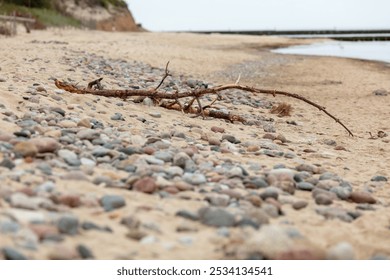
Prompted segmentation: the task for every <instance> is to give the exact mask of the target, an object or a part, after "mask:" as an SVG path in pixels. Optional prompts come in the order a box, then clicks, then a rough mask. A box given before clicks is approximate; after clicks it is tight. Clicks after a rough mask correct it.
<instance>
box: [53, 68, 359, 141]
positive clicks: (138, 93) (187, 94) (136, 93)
mask: <svg viewBox="0 0 390 280" xmlns="http://www.w3.org/2000/svg"><path fill="white" fill-rule="evenodd" d="M168 65H169V62H168V63H167V65H166V67H165V74H164V77H163V78H162V80H161V82H160V83H159V84H158V86H157V87H155V88H149V89H102V87H101V85H100V81H101V80H102V78H99V79H97V80H95V81H92V82H90V83H89V84H88V87H87V88H79V87H77V86H76V85H71V84H67V83H64V82H61V81H60V80H55V85H56V86H57V87H58V88H60V89H63V90H65V91H68V92H70V93H77V94H93V95H99V96H105V97H117V98H122V99H126V98H128V97H149V98H151V99H152V100H153V101H155V103H158V104H159V105H160V106H162V107H164V108H167V109H174V110H180V111H182V112H184V113H191V114H196V116H198V115H201V116H203V118H205V117H213V118H221V119H225V120H229V121H231V122H233V121H240V122H246V119H245V118H243V117H241V116H239V115H234V114H230V113H226V112H221V111H218V110H214V109H212V107H211V106H212V105H213V104H214V103H215V102H216V101H217V100H218V99H219V98H220V97H221V94H222V93H223V92H224V91H227V90H231V89H236V90H241V91H246V92H251V93H254V94H269V95H272V96H274V97H275V96H276V95H283V96H287V97H291V98H295V99H299V100H301V101H303V102H305V103H307V104H310V105H311V106H313V107H315V108H317V109H318V110H320V111H322V112H324V113H325V114H326V115H328V116H329V117H331V118H332V119H333V120H335V121H336V122H337V123H338V124H340V125H341V126H342V127H343V128H344V129H345V130H346V131H348V133H349V135H350V136H353V133H352V132H351V131H350V130H349V129H348V128H347V127H346V126H345V125H344V124H343V123H342V122H341V121H340V120H339V119H338V118H336V117H335V116H333V115H332V114H330V113H329V112H328V111H327V110H326V109H325V107H323V106H321V105H318V104H317V103H314V102H313V101H311V100H309V99H307V98H305V97H303V96H300V95H298V94H295V93H290V92H286V91H279V90H273V89H272V90H271V89H260V88H255V87H250V86H245V85H239V84H238V83H237V82H236V83H235V84H227V85H220V86H215V87H211V88H196V89H193V90H188V91H183V92H179V91H176V92H173V93H172V92H166V91H161V90H159V88H160V87H161V85H162V84H163V83H164V81H165V79H166V78H167V77H168V76H169V75H170V73H169V71H168ZM94 86H95V87H96V89H95V88H94ZM205 95H216V99H215V100H213V101H212V103H211V104H209V105H206V106H202V104H201V101H200V98H201V97H202V96H205ZM182 98H192V99H191V101H190V102H188V103H187V104H185V105H182V104H181V103H180V101H179V100H180V99H182ZM168 100H171V101H170V102H168ZM195 101H196V102H197V104H198V108H196V107H193V103H194V102H195Z"/></svg>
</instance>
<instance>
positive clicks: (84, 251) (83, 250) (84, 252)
mask: <svg viewBox="0 0 390 280" xmlns="http://www.w3.org/2000/svg"><path fill="white" fill-rule="evenodd" d="M76 250H77V252H78V253H79V255H80V257H81V258H82V259H84V260H91V259H94V258H95V257H94V256H93V253H92V251H91V250H90V249H89V248H88V247H87V246H85V245H77V247H76Z"/></svg>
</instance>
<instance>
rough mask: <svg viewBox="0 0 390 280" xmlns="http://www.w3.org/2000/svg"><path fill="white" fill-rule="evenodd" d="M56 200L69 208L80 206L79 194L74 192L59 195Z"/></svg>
mask: <svg viewBox="0 0 390 280" xmlns="http://www.w3.org/2000/svg"><path fill="white" fill-rule="evenodd" d="M57 200H58V202H59V203H61V204H64V205H66V206H69V207H71V208H77V207H80V206H81V199H80V196H79V195H76V194H68V195H60V196H59V197H58V198H57Z"/></svg>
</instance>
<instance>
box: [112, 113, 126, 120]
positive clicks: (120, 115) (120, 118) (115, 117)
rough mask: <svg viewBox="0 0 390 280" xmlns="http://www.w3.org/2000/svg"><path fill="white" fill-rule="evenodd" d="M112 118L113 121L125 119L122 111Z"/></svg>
mask: <svg viewBox="0 0 390 280" xmlns="http://www.w3.org/2000/svg"><path fill="white" fill-rule="evenodd" d="M111 120H113V121H124V120H125V119H124V117H123V116H122V114H121V113H115V114H114V115H113V116H112V117H111Z"/></svg>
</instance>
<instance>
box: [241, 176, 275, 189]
mask: <svg viewBox="0 0 390 280" xmlns="http://www.w3.org/2000/svg"><path fill="white" fill-rule="evenodd" d="M244 185H245V187H246V188H248V189H264V188H266V187H268V186H269V185H268V183H267V181H266V180H265V179H264V178H263V177H252V178H250V179H247V180H245V181H244Z"/></svg>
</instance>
